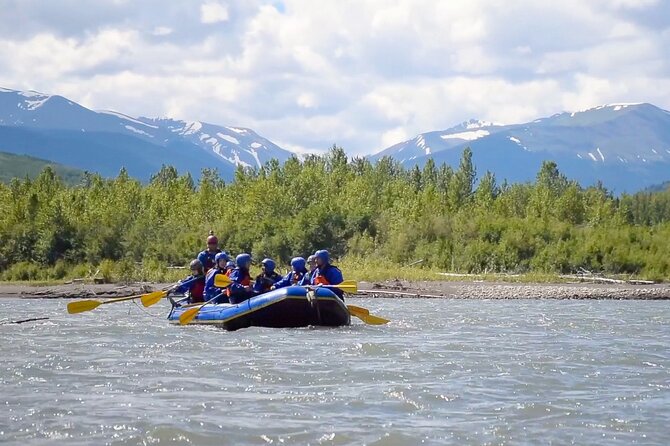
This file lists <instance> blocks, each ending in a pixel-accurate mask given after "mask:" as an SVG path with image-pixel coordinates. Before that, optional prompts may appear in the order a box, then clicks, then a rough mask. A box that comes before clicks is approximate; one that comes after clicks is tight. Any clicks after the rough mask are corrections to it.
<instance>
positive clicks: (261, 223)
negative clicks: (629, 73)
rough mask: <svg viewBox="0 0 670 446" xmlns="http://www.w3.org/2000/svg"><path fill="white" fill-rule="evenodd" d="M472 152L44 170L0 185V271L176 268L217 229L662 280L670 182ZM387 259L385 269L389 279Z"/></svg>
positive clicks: (374, 250)
mask: <svg viewBox="0 0 670 446" xmlns="http://www.w3.org/2000/svg"><path fill="white" fill-rule="evenodd" d="M476 178H477V173H476V171H475V166H473V165H472V154H471V152H470V150H469V149H466V150H465V151H464V152H463V156H462V159H461V162H460V166H459V167H458V169H452V168H451V167H449V166H446V165H442V166H435V165H434V164H433V163H432V162H431V161H430V160H429V161H428V162H427V163H426V165H425V167H424V168H423V169H419V168H418V167H415V168H413V169H412V170H409V171H407V170H404V169H403V168H402V167H400V165H399V164H397V163H396V162H393V161H391V160H390V159H388V158H383V159H381V160H379V161H378V162H377V163H376V164H375V165H372V164H371V163H370V162H369V161H368V160H365V159H360V158H355V159H353V160H348V159H347V157H346V155H345V153H344V151H343V150H342V149H340V148H336V147H333V149H332V150H331V151H330V152H329V153H328V155H326V156H309V157H308V158H307V159H306V160H305V161H304V162H301V161H298V160H297V159H295V158H293V159H290V160H289V161H288V162H286V163H285V164H284V165H283V166H281V165H280V164H279V163H277V162H271V163H269V164H267V165H266V166H265V167H264V168H262V169H260V170H253V171H250V170H247V171H245V170H243V169H241V168H239V169H238V171H237V173H236V177H235V180H234V181H233V182H232V183H230V184H226V183H224V182H223V181H222V180H221V179H220V178H219V177H218V175H217V173H216V172H215V171H207V170H206V171H204V172H203V175H202V177H201V179H200V180H199V182H198V183H197V184H195V183H194V181H193V180H192V178H191V177H190V176H189V175H185V176H179V175H178V173H177V171H176V170H175V169H174V168H172V167H164V168H163V169H162V170H161V171H160V172H158V173H156V174H155V175H154V176H153V177H152V179H151V181H150V183H149V184H147V185H142V184H141V183H140V182H139V181H137V180H134V179H131V178H130V177H129V176H128V175H127V173H126V172H125V171H122V172H121V173H120V174H119V175H118V177H117V178H115V179H112V180H105V179H102V178H101V177H99V176H97V175H88V176H87V177H85V179H84V180H83V182H82V183H81V184H80V185H78V186H71V187H68V186H64V185H63V184H62V183H61V182H60V180H58V178H57V177H56V176H55V175H54V172H53V170H51V169H50V168H46V169H45V170H44V171H43V172H42V173H41V174H40V176H39V177H38V178H37V179H35V180H34V181H25V180H13V181H12V182H11V184H9V185H0V207H1V210H2V212H0V271H2V272H1V273H0V274H1V275H2V276H1V277H3V278H5V279H30V278H58V277H63V276H64V275H65V274H68V272H69V271H72V269H73V268H74V269H78V270H81V271H88V270H91V269H92V268H99V267H100V266H101V265H102V266H103V267H104V268H103V269H106V270H109V269H110V268H115V271H124V272H125V273H124V274H126V275H132V274H133V268H134V267H135V265H136V264H137V262H142V264H143V265H144V271H145V273H144V274H145V276H146V271H147V269H150V270H151V269H153V270H156V271H159V270H164V268H165V267H166V266H167V265H183V264H185V263H186V262H188V261H189V260H190V259H191V258H193V257H194V256H195V254H196V253H197V252H198V251H199V250H200V249H202V247H203V246H202V245H203V243H204V241H203V240H204V238H205V236H206V235H207V233H208V231H210V230H213V231H214V232H215V233H216V234H217V235H218V236H219V240H221V242H222V246H223V248H224V249H226V250H228V251H231V252H232V253H239V252H242V251H248V252H251V253H252V254H253V255H254V257H255V258H256V259H260V258H262V257H264V256H272V257H275V258H277V259H278V260H281V262H287V261H288V260H289V259H290V258H291V257H292V256H294V255H303V256H306V255H308V254H309V253H311V252H313V251H314V250H315V249H317V248H328V249H329V250H330V251H331V252H332V253H333V255H334V256H335V257H340V258H342V257H344V258H345V259H346V258H348V259H349V260H351V259H358V260H360V262H365V263H375V262H377V261H383V262H385V263H388V262H389V261H390V262H392V263H391V264H393V265H401V264H404V263H407V262H409V261H412V260H415V259H426V261H425V262H424V265H426V266H429V267H435V268H439V269H441V270H442V271H458V272H482V271H489V272H491V271H501V272H502V271H504V272H528V271H538V272H570V271H574V270H575V269H577V268H579V267H583V268H586V269H589V270H594V271H604V272H608V273H631V274H642V275H645V276H647V277H652V278H657V279H660V278H668V277H670V259H669V258H668V253H670V191H664V192H658V193H647V192H645V193H639V194H636V195H631V196H628V195H626V196H622V197H614V196H612V195H611V194H610V193H608V191H607V190H605V189H604V188H603V187H590V188H587V189H583V188H581V187H580V186H579V185H578V184H576V183H574V182H571V181H568V180H567V179H566V178H565V177H564V176H563V175H562V174H561V173H560V172H559V169H558V167H557V166H556V165H555V164H554V163H552V162H545V163H544V165H543V166H542V168H541V170H540V171H539V172H538V174H537V178H536V181H535V182H534V183H533V184H506V183H505V182H503V183H502V184H500V183H499V182H498V181H496V179H495V178H494V177H493V176H492V175H490V174H489V173H482V174H481V175H479V180H476ZM393 269H394V268H393V267H391V271H390V272H389V275H390V276H393V275H394V271H393Z"/></svg>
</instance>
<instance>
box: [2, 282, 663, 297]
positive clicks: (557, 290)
mask: <svg viewBox="0 0 670 446" xmlns="http://www.w3.org/2000/svg"><path fill="white" fill-rule="evenodd" d="M169 285H170V284H152V283H134V284H128V285H120V284H102V285H92V284H64V285H53V286H31V285H13V284H1V285H0V297H14V298H17V297H18V298H26V299H30V298H52V299H53V298H56V299H57V298H64V299H82V298H113V297H121V296H130V295H134V294H142V293H146V292H150V291H155V290H158V289H162V288H165V287H166V286H169ZM359 290H360V293H359V296H366V297H386V298H388V297H395V298H417V297H418V298H447V299H640V300H653V299H670V284H656V285H618V284H617V285H602V284H588V283H561V284H545V283H531V284H526V283H523V284H518V283H503V282H446V281H444V282H438V281H435V282H408V281H396V280H394V281H385V282H374V283H369V282H360V283H359Z"/></svg>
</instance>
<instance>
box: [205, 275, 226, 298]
mask: <svg viewBox="0 0 670 446" xmlns="http://www.w3.org/2000/svg"><path fill="white" fill-rule="evenodd" d="M217 274H223V275H225V273H224V272H223V271H221V270H220V269H218V268H212V269H210V270H209V271H208V272H207V276H206V277H205V300H210V299H211V298H213V297H214V296H217V295H219V294H221V293H223V290H222V289H221V288H218V287H215V286H214V279H216V275H217Z"/></svg>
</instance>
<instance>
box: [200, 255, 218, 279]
mask: <svg viewBox="0 0 670 446" xmlns="http://www.w3.org/2000/svg"><path fill="white" fill-rule="evenodd" d="M220 252H221V250H220V249H217V250H216V252H209V250H208V249H205V250H204V251H202V252H200V254H198V260H200V263H202V267H203V268H204V269H205V274H207V272H208V271H209V270H210V269H212V268H214V267H215V266H216V263H215V262H214V257H215V256H216V255H217V254H218V253H220Z"/></svg>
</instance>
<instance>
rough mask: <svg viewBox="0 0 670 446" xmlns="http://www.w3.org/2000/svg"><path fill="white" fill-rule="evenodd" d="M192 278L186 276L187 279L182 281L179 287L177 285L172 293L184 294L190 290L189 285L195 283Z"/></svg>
mask: <svg viewBox="0 0 670 446" xmlns="http://www.w3.org/2000/svg"><path fill="white" fill-rule="evenodd" d="M194 278H195V276H192V275H191V276H188V277H187V278H185V279H184V280H182V281H181V282H180V284H179V285H177V286H176V287H174V288H173V290H174V292H175V293H182V294H184V293H185V292H187V291H188V290H190V289H191V285H192V284H193V282H195V281H194V280H193V279H194Z"/></svg>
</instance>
